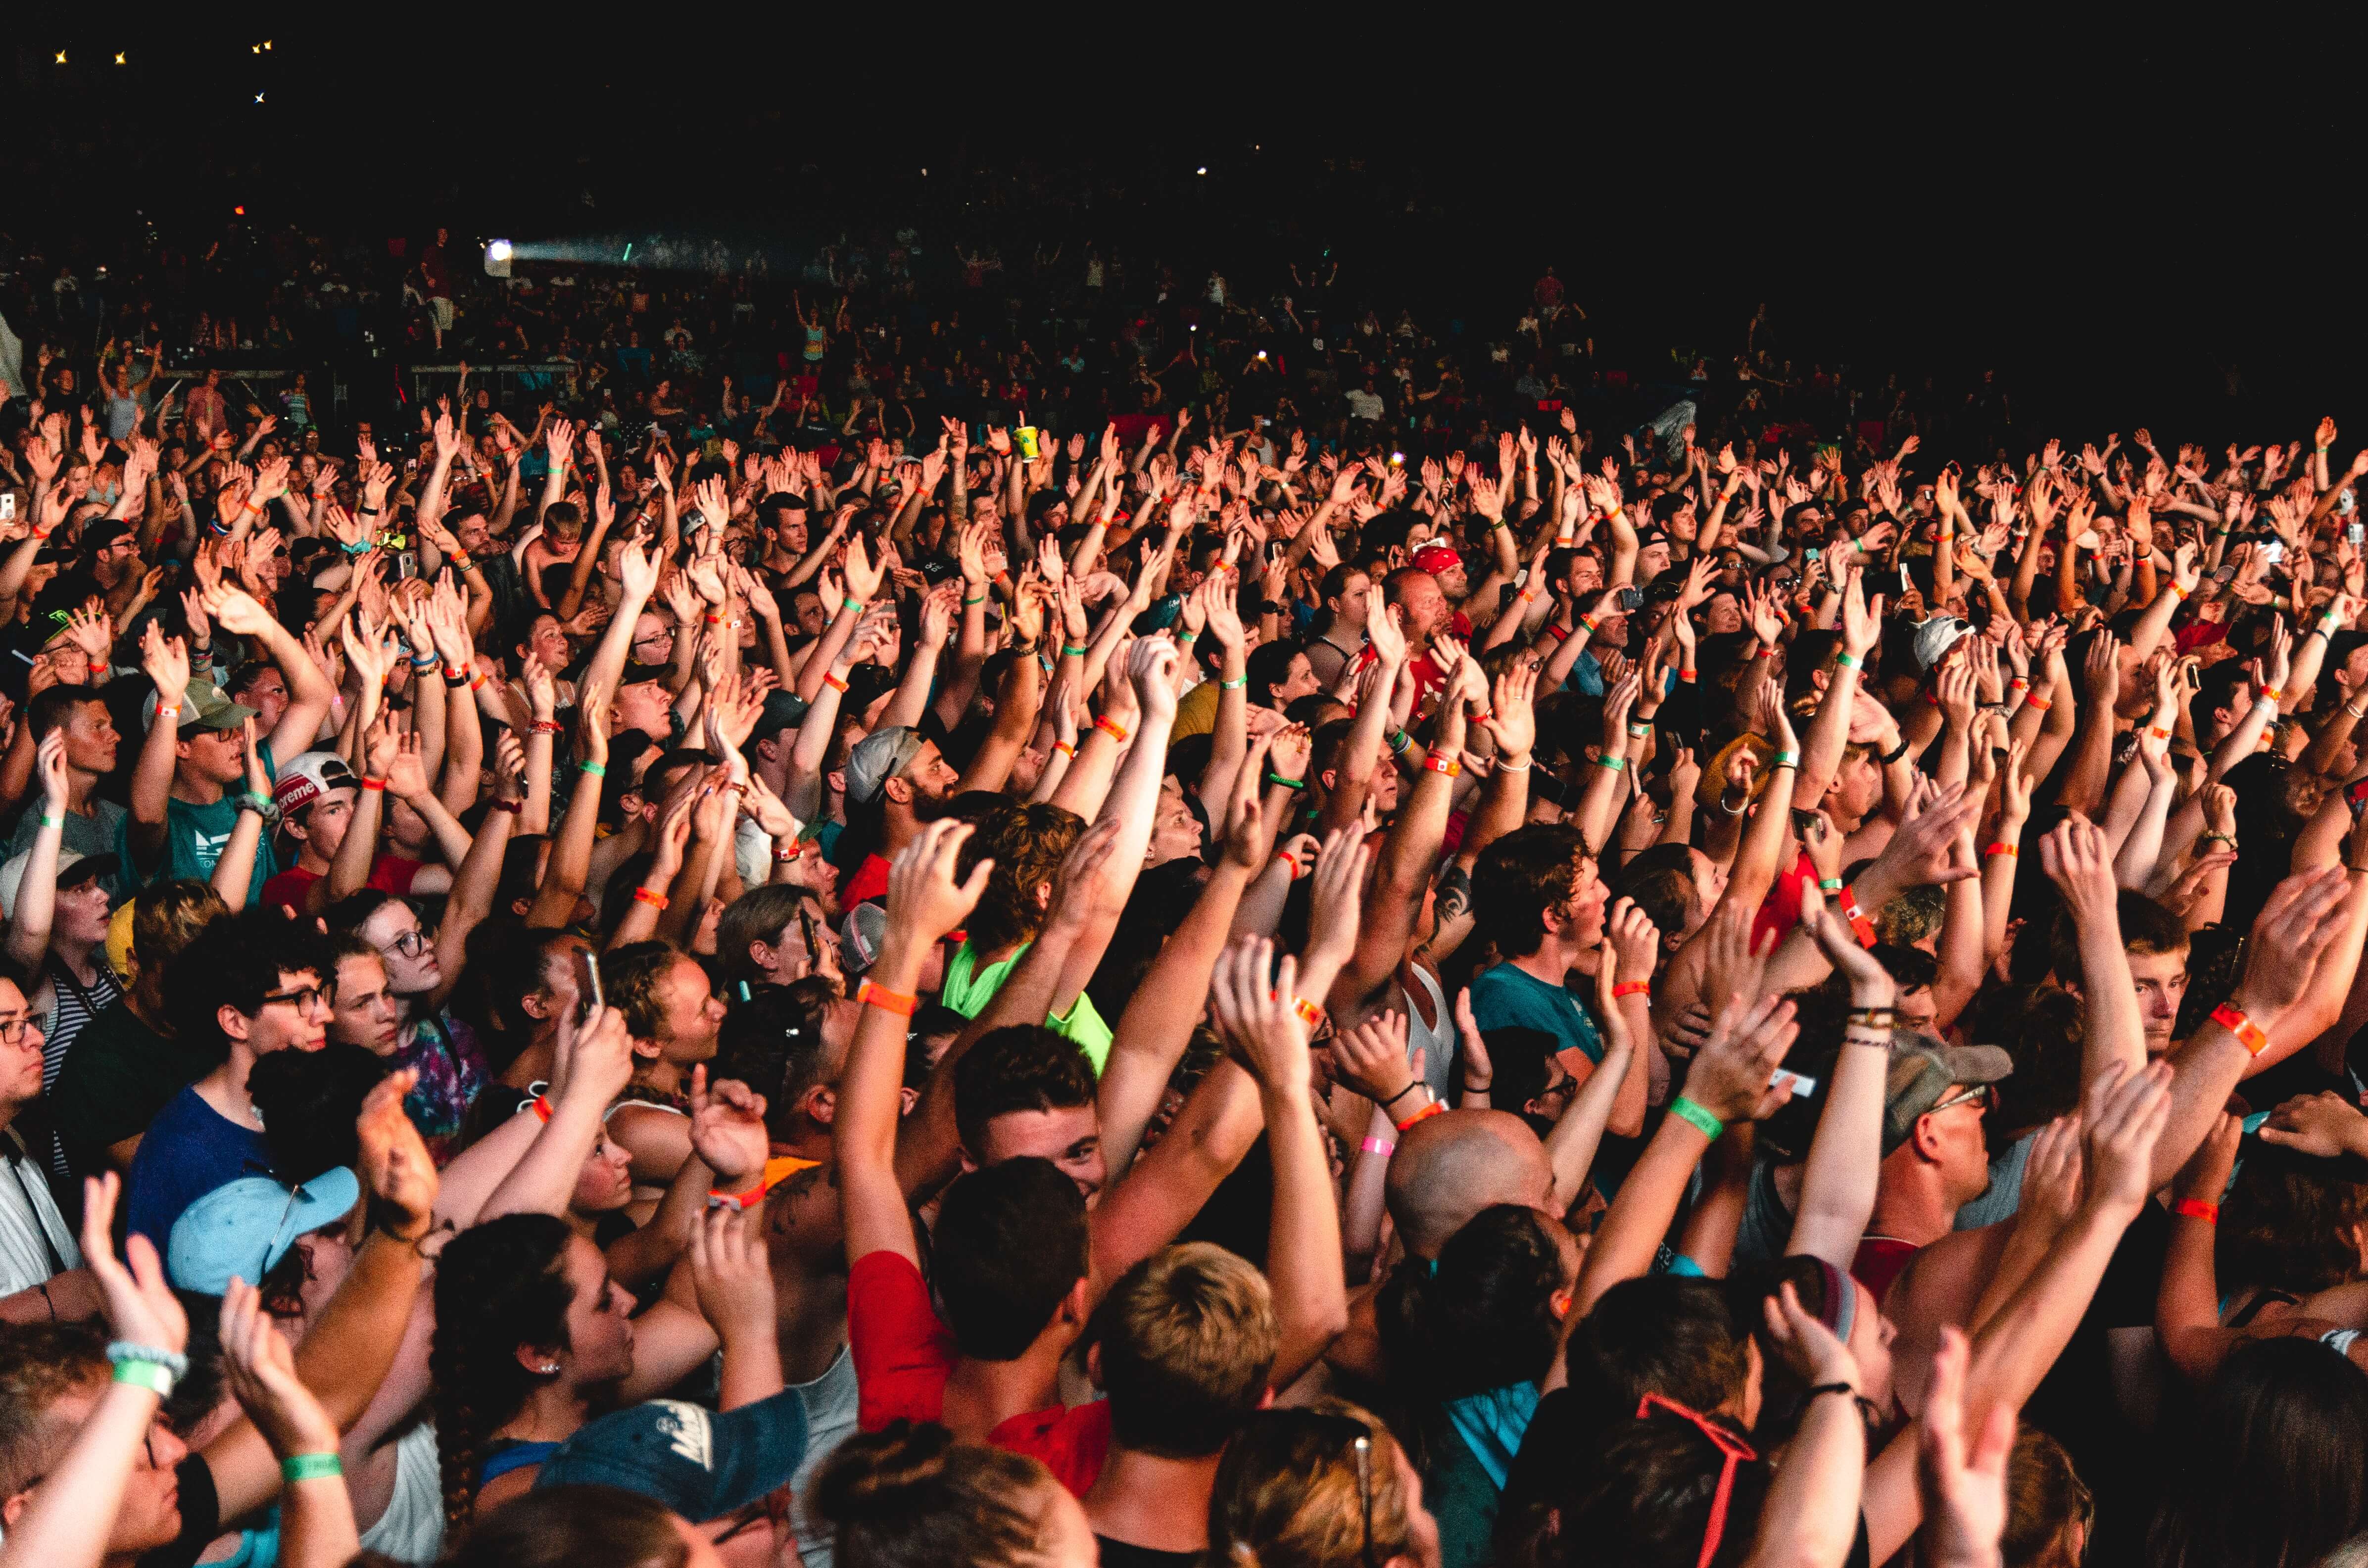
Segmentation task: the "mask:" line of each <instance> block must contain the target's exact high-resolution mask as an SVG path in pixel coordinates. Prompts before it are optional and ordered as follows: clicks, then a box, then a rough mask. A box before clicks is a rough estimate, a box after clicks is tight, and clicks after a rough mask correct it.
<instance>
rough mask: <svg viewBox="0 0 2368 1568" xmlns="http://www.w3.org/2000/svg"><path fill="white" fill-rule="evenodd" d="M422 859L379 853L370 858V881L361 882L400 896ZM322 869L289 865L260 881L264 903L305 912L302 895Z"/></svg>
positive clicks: (309, 888) (310, 890) (406, 888)
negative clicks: (265, 880) (377, 855)
mask: <svg viewBox="0 0 2368 1568" xmlns="http://www.w3.org/2000/svg"><path fill="white" fill-rule="evenodd" d="M421 864H422V862H420V861H417V860H408V859H405V858H403V857H402V856H400V855H381V856H380V857H379V858H377V859H376V860H373V861H371V862H370V881H366V882H364V883H363V884H362V886H364V887H366V888H375V889H377V890H378V891H379V892H391V893H393V894H394V895H395V896H396V897H397V898H401V897H402V896H403V895H404V894H405V893H408V892H410V891H411V879H412V878H414V877H416V876H417V875H419V868H420V865H421ZM322 875H323V873H321V872H319V871H308V870H306V869H304V868H303V867H302V866H291V867H290V868H289V869H287V870H284V871H282V872H280V873H279V875H278V876H276V877H274V878H272V879H271V880H270V881H268V882H266V883H264V884H263V905H264V907H265V908H266V909H272V908H279V907H285V908H288V909H292V910H294V911H295V912H296V913H297V914H299V915H302V914H303V913H304V899H305V897H306V895H308V894H309V893H311V892H312V891H313V883H314V882H317V881H320V880H321V877H322Z"/></svg>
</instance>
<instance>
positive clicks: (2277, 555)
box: [2261, 539, 2286, 566]
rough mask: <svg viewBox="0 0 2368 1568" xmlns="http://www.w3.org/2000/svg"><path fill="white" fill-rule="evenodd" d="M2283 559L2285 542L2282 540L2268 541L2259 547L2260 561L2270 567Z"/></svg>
mask: <svg viewBox="0 0 2368 1568" xmlns="http://www.w3.org/2000/svg"><path fill="white" fill-rule="evenodd" d="M2285 558H2286V541H2285V540H2282V539H2273V540H2270V542H2269V543H2267V544H2265V545H2263V546H2261V559H2262V560H2264V561H2266V562H2269V563H2270V564H2271V565H2272V566H2275V565H2276V564H2277V563H2278V562H2281V561H2283V560H2284V559H2285Z"/></svg>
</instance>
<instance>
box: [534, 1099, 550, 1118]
mask: <svg viewBox="0 0 2368 1568" xmlns="http://www.w3.org/2000/svg"><path fill="white" fill-rule="evenodd" d="M534 1114H535V1115H537V1116H539V1117H541V1118H542V1119H543V1120H545V1121H549V1120H550V1119H551V1096H548V1095H537V1096H534Z"/></svg>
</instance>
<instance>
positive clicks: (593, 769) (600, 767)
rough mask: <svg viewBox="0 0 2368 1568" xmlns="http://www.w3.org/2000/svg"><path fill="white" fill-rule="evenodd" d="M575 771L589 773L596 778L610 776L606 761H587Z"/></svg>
mask: <svg viewBox="0 0 2368 1568" xmlns="http://www.w3.org/2000/svg"><path fill="white" fill-rule="evenodd" d="M575 771H576V772H578V773H588V774H590V775H591V776H592V777H593V778H608V777H609V765H608V764H607V763H605V762H587V763H586V764H584V766H583V767H579V768H577V769H576V770H575Z"/></svg>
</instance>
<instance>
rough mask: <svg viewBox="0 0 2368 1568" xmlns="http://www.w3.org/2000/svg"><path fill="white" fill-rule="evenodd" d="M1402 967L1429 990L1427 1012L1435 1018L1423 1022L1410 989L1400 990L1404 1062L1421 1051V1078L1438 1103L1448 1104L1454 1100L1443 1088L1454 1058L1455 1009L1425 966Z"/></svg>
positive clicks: (1411, 965) (1412, 1058)
mask: <svg viewBox="0 0 2368 1568" xmlns="http://www.w3.org/2000/svg"><path fill="white" fill-rule="evenodd" d="M1406 971H1407V972H1408V973H1409V974H1412V975H1413V976H1414V977H1415V979H1416V981H1417V982H1418V983H1420V984H1421V986H1422V988H1423V989H1424V990H1425V991H1427V992H1429V993H1430V1009H1431V1013H1432V1015H1433V1016H1434V1017H1437V1018H1438V1019H1439V1022H1437V1023H1436V1024H1426V1023H1424V1022H1423V1021H1422V1009H1421V1008H1419V1007H1417V1006H1415V1005H1414V994H1413V993H1412V992H1411V991H1407V992H1406V993H1405V1000H1406V1060H1407V1061H1408V1062H1412V1061H1413V1060H1414V1053H1415V1051H1417V1049H1420V1050H1421V1051H1423V1053H1424V1054H1423V1063H1422V1076H1423V1082H1425V1083H1427V1084H1429V1085H1430V1094H1431V1097H1432V1098H1433V1099H1435V1100H1437V1101H1439V1103H1440V1104H1441V1105H1446V1106H1452V1105H1453V1104H1454V1103H1455V1101H1454V1100H1453V1099H1452V1098H1451V1097H1450V1096H1449V1095H1448V1092H1447V1085H1448V1076H1447V1074H1448V1071H1449V1069H1450V1068H1451V1067H1452V1066H1453V1065H1454V1060H1455V1010H1454V1009H1453V1008H1452V1007H1450V1006H1448V1005H1447V998H1446V996H1445V995H1443V994H1440V989H1439V982H1437V981H1436V980H1433V979H1431V977H1430V971H1429V970H1427V969H1425V968H1423V967H1422V965H1420V964H1418V963H1417V964H1408V965H1407V966H1406Z"/></svg>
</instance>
